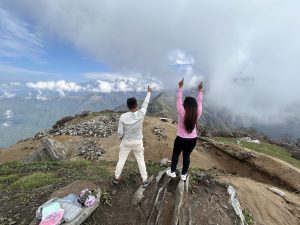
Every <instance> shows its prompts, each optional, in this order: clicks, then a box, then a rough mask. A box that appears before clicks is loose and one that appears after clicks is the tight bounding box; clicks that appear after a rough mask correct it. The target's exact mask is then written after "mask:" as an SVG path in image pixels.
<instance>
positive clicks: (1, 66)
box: [0, 62, 60, 86]
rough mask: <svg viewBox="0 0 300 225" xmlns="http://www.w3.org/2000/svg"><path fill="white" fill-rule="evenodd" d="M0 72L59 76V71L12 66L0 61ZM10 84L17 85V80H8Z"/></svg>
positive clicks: (5, 73) (4, 73)
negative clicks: (52, 71)
mask: <svg viewBox="0 0 300 225" xmlns="http://www.w3.org/2000/svg"><path fill="white" fill-rule="evenodd" d="M0 74H3V76H4V75H6V76H7V75H8V74H17V75H43V76H49V75H51V76H59V75H60V74H59V73H49V72H44V71H38V70H31V69H25V68H22V67H17V66H12V65H9V64H7V63H3V62H0ZM10 84H11V85H15V86H18V84H19V83H18V82H10Z"/></svg>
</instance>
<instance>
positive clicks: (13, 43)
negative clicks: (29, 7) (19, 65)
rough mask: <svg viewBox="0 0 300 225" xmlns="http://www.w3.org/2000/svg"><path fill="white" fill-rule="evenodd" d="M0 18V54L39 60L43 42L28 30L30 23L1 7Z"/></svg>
mask: <svg viewBox="0 0 300 225" xmlns="http://www.w3.org/2000/svg"><path fill="white" fill-rule="evenodd" d="M0 18H1V20H0V40H1V41H0V56H2V57H8V58H31V59H34V60H38V61H41V59H40V55H42V54H43V48H44V42H43V41H42V40H41V39H40V38H39V37H38V36H37V35H36V34H35V33H33V32H32V31H31V30H30V25H29V24H28V23H25V22H24V21H22V20H20V19H18V18H17V17H16V16H15V15H13V14H11V13H10V12H8V11H6V10H4V9H2V8H0Z"/></svg>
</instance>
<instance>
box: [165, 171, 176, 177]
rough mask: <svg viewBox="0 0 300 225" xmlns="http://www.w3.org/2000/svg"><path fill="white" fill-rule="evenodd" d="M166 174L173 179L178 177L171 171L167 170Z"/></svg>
mask: <svg viewBox="0 0 300 225" xmlns="http://www.w3.org/2000/svg"><path fill="white" fill-rule="evenodd" d="M166 174H167V175H168V176H170V177H172V178H174V177H176V173H175V172H171V169H167V171H166Z"/></svg>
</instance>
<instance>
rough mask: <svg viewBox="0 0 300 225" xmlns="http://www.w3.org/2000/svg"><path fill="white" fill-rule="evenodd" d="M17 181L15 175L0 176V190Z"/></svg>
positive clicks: (17, 177)
mask: <svg viewBox="0 0 300 225" xmlns="http://www.w3.org/2000/svg"><path fill="white" fill-rule="evenodd" d="M18 179H19V176H18V175H15V174H12V175H5V176H0V188H6V187H9V186H10V185H11V184H12V183H14V182H15V181H16V180H18Z"/></svg>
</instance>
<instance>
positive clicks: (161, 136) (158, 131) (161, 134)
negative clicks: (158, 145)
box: [152, 127, 168, 141]
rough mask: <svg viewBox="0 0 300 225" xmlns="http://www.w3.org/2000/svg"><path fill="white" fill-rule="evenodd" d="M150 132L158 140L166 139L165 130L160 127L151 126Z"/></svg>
mask: <svg viewBox="0 0 300 225" xmlns="http://www.w3.org/2000/svg"><path fill="white" fill-rule="evenodd" d="M152 133H153V134H154V135H155V136H156V138H157V140H158V141H162V140H166V139H167V136H168V135H167V130H166V129H165V128H161V127H153V128H152Z"/></svg>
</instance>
